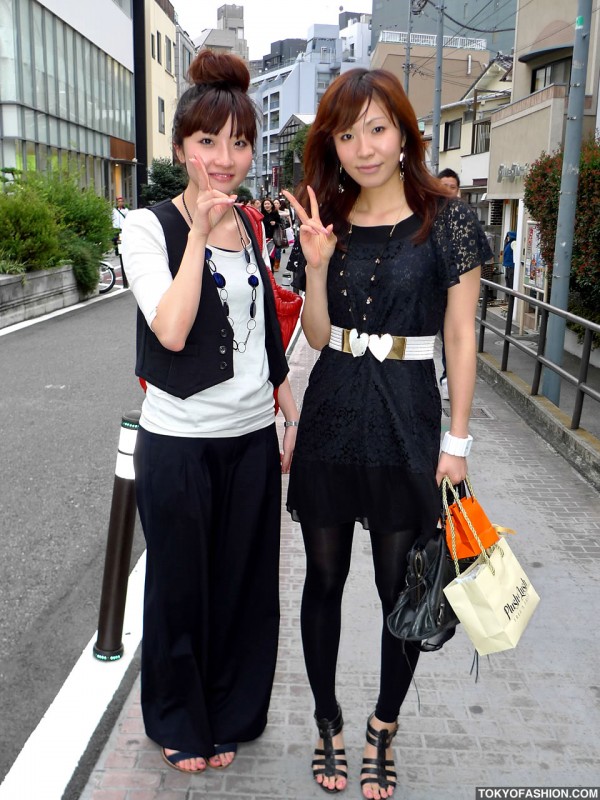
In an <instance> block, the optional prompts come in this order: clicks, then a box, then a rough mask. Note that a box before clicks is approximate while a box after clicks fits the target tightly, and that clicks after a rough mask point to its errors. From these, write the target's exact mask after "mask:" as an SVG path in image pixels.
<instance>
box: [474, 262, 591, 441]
mask: <svg viewBox="0 0 600 800" xmlns="http://www.w3.org/2000/svg"><path fill="white" fill-rule="evenodd" d="M481 286H482V298H481V315H480V316H478V317H477V321H478V322H479V342H478V347H477V352H479V353H484V352H485V332H486V330H489V331H492V332H493V333H494V334H495V335H496V336H499V337H500V338H501V339H502V340H503V346H502V359H501V363H500V371H501V372H506V371H507V369H508V355H509V350H510V346H511V345H512V346H513V347H516V348H517V350H519V351H520V352H521V353H525V355H527V356H529V357H530V358H533V359H534V360H535V362H536V364H535V370H534V375H533V380H532V381H531V394H532V395H533V396H535V395H538V394H539V388H540V379H541V376H542V367H546V369H550V370H552V371H553V372H555V373H556V374H557V375H559V376H560V377H561V378H562V379H563V380H564V381H566V382H567V383H570V384H571V385H572V386H575V407H574V409H573V414H572V416H571V425H570V427H571V430H577V428H579V427H580V422H581V412H582V410H583V400H584V397H585V396H587V397H590V398H591V399H592V400H595V401H596V402H597V403H600V392H598V391H596V389H594V388H593V387H592V386H590V384H589V383H588V382H587V381H588V372H589V367H590V356H591V352H592V341H593V336H594V334H600V325H597V324H596V323H595V322H590V321H589V320H586V319H583V318H582V317H578V316H576V315H575V314H570V313H569V312H568V311H563V310H562V309H560V308H556V307H555V306H552V305H550V304H549V303H544V302H543V301H542V300H536V299H535V298H533V297H529V296H528V295H526V294H523V293H522V292H518V291H516V290H515V289H508V288H506V287H504V286H499V285H498V284H497V283H494V282H493V281H490V280H485V279H483V278H482V280H481ZM491 291H494V292H502V293H503V294H504V295H506V296H507V297H508V308H507V312H506V324H505V326H504V330H502V328H499V327H497V326H495V325H493V324H491V323H490V322H489V321H488V320H487V309H488V302H489V299H490V292H491ZM515 300H523V301H524V302H526V303H528V304H529V305H531V306H534V307H535V308H537V309H538V312H539V315H540V327H539V332H538V333H539V339H538V345H537V352H534V351H533V350H532V349H531V348H530V347H528V346H527V345H526V344H524V342H523V341H522V340H520V339H517V338H516V337H515V336H513V334H512V318H513V310H514V305H515ZM550 314H554V315H556V316H558V317H562V318H563V319H565V320H567V322H572V323H575V324H576V325H580V326H581V327H582V328H584V330H585V334H584V337H583V348H582V353H581V361H580V366H579V374H578V375H573V374H571V373H570V372H568V370H566V369H563V367H562V366H560V365H558V364H556V363H555V362H553V361H550V360H549V359H548V358H546V357H545V355H544V352H545V349H546V334H547V330H548V317H549V316H550Z"/></svg>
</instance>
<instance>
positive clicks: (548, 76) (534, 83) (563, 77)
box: [531, 58, 571, 92]
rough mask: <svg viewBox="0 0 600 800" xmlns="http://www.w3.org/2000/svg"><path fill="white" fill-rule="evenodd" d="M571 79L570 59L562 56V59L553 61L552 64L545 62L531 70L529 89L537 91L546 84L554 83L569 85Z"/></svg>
mask: <svg viewBox="0 0 600 800" xmlns="http://www.w3.org/2000/svg"><path fill="white" fill-rule="evenodd" d="M570 81H571V59H570V58H564V59H562V61H554V62H553V63H552V64H545V65H544V66H543V67H538V68H537V69H534V70H533V74H532V78H531V91H532V92H537V91H539V90H540V89H545V88H546V86H551V85H552V84H553V83H555V84H564V85H566V86H568V85H569V83H570Z"/></svg>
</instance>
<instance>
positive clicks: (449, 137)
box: [444, 119, 462, 150]
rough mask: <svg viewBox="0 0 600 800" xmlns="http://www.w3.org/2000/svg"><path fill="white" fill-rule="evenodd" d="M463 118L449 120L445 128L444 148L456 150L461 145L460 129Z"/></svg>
mask: <svg viewBox="0 0 600 800" xmlns="http://www.w3.org/2000/svg"><path fill="white" fill-rule="evenodd" d="M461 128H462V120H460V119H455V120H453V121H452V122H447V123H446V125H445V129H444V150H456V149H457V148H458V147H460V131H461Z"/></svg>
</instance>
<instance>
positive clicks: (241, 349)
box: [181, 192, 259, 353]
mask: <svg viewBox="0 0 600 800" xmlns="http://www.w3.org/2000/svg"><path fill="white" fill-rule="evenodd" d="M181 199H182V201H183V207H184V208H185V211H186V214H187V215H188V217H189V219H190V225H193V224H194V220H193V219H192V215H191V214H190V212H189V210H188V207H187V204H186V202H185V192H184V193H183V194H182V195H181ZM233 218H234V219H235V224H236V227H237V229H238V234H239V236H240V242H241V243H242V252H243V253H244V258H245V259H246V272H247V273H248V285H249V286H250V309H249V317H248V320H247V322H246V338H245V339H244V341H243V342H238V341H237V339H236V338H235V336H234V339H233V349H234V350H237V352H238V353H245V352H246V345H247V344H248V339H249V338H250V334H251V333H252V331H253V330H254V329H255V328H256V289H257V288H258V284H259V279H258V275H257V274H256V273H257V272H258V265H257V264H253V263H252V260H251V258H250V253H249V252H248V250H247V248H246V242H245V241H244V236H243V234H242V229H241V228H240V223H239V220H238V218H237V213H236V212H235V210H234V211H233ZM204 260H205V263H206V265H207V266H208V268H209V270H210V274H211V275H212V278H213V280H214V282H215V285H216V287H217V290H218V292H219V296H220V298H221V303H222V304H223V311H224V312H225V316H226V317H227V321H228V322H229V324H230V325H231V330H232V331H234V332H235V326H234V322H233V319H232V318H231V316H230V314H229V302H228V300H229V293H228V291H227V281H226V280H225V276H224V275H222V274H221V273H220V272H218V271H217V267H216V265H215V263H214V261H213V260H212V250H211V249H210V248H209V247H207V248H205V250H204Z"/></svg>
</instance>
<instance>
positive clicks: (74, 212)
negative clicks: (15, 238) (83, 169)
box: [22, 172, 113, 259]
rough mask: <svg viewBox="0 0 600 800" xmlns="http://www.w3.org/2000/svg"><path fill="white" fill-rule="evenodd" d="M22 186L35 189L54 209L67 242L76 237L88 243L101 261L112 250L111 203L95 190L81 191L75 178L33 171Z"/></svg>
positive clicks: (61, 174)
mask: <svg viewBox="0 0 600 800" xmlns="http://www.w3.org/2000/svg"><path fill="white" fill-rule="evenodd" d="M22 184H23V186H24V187H29V188H34V189H35V191H37V192H39V194H40V196H41V197H43V198H44V199H45V201H46V202H47V203H48V205H49V206H51V207H52V208H53V210H54V214H55V217H56V220H57V222H58V223H59V225H60V227H61V229H62V231H63V232H65V233H64V237H66V239H67V240H68V239H69V238H70V237H72V236H73V235H74V236H76V237H77V238H79V239H81V240H83V241H85V242H87V244H88V245H89V246H90V247H91V248H92V249H93V251H94V253H95V254H96V257H97V258H98V259H100V258H102V256H103V255H104V253H106V252H108V250H110V248H111V243H112V238H113V226H112V209H111V206H110V203H109V202H108V200H106V199H105V198H104V197H99V196H98V195H97V194H96V192H95V191H94V189H93V188H90V187H88V188H85V189H81V188H80V186H79V181H78V178H77V176H76V175H73V174H67V173H65V172H52V173H49V174H44V173H35V172H34V173H28V174H27V176H26V177H25V178H24V179H23V181H22ZM64 237H63V238H64ZM65 246H66V242H65Z"/></svg>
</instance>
